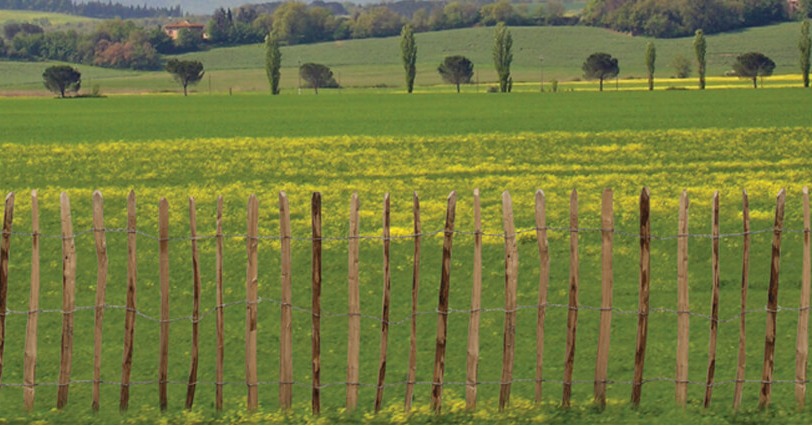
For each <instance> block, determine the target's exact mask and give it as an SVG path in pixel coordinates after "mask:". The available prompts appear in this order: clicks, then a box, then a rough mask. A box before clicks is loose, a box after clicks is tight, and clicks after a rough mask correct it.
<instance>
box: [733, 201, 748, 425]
mask: <svg viewBox="0 0 812 426" xmlns="http://www.w3.org/2000/svg"><path fill="white" fill-rule="evenodd" d="M742 228H743V231H744V232H743V234H744V241H743V242H742V280H741V310H740V314H739V357H738V362H737V364H736V365H737V367H736V387H735V389H734V391H733V409H734V410H738V409H739V406H741V402H742V390H743V388H744V369H745V365H746V361H747V352H746V351H745V348H746V337H747V335H746V328H745V326H746V323H747V321H746V313H747V287H748V286H749V285H750V280H749V275H750V201H749V200H748V198H747V191H742Z"/></svg>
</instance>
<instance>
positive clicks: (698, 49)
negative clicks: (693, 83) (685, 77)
mask: <svg viewBox="0 0 812 426" xmlns="http://www.w3.org/2000/svg"><path fill="white" fill-rule="evenodd" d="M707 50H708V44H707V42H706V41H705V33H703V32H702V30H696V35H695V37H694V52H695V53H696V72H697V74H699V90H705V65H706V63H705V53H707Z"/></svg>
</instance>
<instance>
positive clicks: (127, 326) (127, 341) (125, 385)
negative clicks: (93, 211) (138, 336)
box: [119, 191, 138, 411]
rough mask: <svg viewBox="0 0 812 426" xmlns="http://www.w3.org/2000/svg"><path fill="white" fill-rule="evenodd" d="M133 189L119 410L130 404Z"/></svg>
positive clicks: (133, 300)
mask: <svg viewBox="0 0 812 426" xmlns="http://www.w3.org/2000/svg"><path fill="white" fill-rule="evenodd" d="M135 212H136V204H135V191H130V194H129V196H128V197H127V313H126V315H125V317H124V351H123V354H122V360H121V393H120V397H119V410H121V411H126V410H127V408H128V407H129V404H130V374H131V373H132V364H133V344H134V342H133V339H134V337H135V314H136V283H137V282H138V269H137V255H136V240H137V239H136V217H135Z"/></svg>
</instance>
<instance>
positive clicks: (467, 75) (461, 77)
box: [437, 55, 474, 93]
mask: <svg viewBox="0 0 812 426" xmlns="http://www.w3.org/2000/svg"><path fill="white" fill-rule="evenodd" d="M437 72H439V73H440V76H441V77H442V78H443V81H445V82H446V83H451V84H455V85H456V86H457V93H460V84H469V83H471V78H472V77H473V76H474V63H473V62H471V61H470V60H469V59H468V58H466V57H465V56H460V55H454V56H446V57H445V59H443V62H442V63H441V64H440V66H439V67H437Z"/></svg>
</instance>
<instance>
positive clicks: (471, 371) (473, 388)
mask: <svg viewBox="0 0 812 426" xmlns="http://www.w3.org/2000/svg"><path fill="white" fill-rule="evenodd" d="M481 305H482V217H481V212H480V202H479V189H475V190H474V271H473V285H472V287H471V316H470V318H469V319H468V356H467V361H466V377H465V406H466V408H467V409H468V410H473V409H475V408H476V393H477V376H478V375H477V368H478V366H479V317H480V314H481V311H482V309H481Z"/></svg>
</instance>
